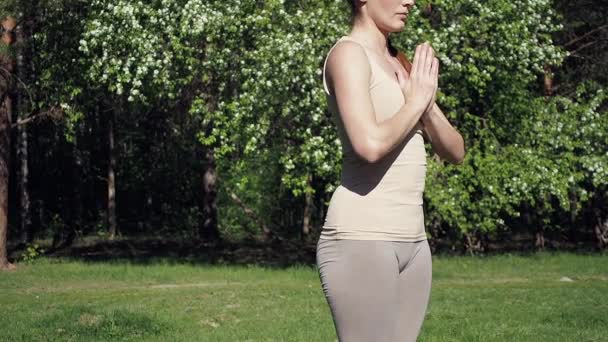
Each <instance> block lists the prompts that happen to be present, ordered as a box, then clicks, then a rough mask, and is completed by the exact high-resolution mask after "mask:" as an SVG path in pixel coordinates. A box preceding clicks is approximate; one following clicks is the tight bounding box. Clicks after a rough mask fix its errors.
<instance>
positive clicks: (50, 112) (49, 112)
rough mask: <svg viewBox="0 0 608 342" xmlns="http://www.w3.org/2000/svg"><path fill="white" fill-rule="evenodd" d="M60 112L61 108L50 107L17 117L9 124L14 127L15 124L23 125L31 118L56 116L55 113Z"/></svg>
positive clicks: (31, 119)
mask: <svg viewBox="0 0 608 342" xmlns="http://www.w3.org/2000/svg"><path fill="white" fill-rule="evenodd" d="M58 112H61V110H60V109H59V108H58V107H51V109H49V110H47V111H44V112H42V113H38V114H36V115H32V116H28V117H26V118H24V119H19V120H17V122H15V123H13V124H12V125H11V128H15V127H17V126H21V125H25V124H27V123H29V122H31V121H33V120H36V119H39V118H43V117H45V116H50V117H57V116H58V115H57V114H56V113H58Z"/></svg>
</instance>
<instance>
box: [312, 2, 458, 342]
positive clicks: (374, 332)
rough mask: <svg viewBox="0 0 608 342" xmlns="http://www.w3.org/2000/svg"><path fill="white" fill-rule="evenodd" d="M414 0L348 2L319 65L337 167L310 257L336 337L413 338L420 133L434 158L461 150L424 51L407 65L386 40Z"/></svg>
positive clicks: (426, 290) (421, 305)
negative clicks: (347, 28) (343, 22)
mask: <svg viewBox="0 0 608 342" xmlns="http://www.w3.org/2000/svg"><path fill="white" fill-rule="evenodd" d="M414 3H415V1H414V0H351V1H350V4H351V6H352V9H353V13H352V15H353V20H352V29H351V32H350V34H349V35H348V36H345V37H342V38H340V39H339V40H338V41H337V43H336V44H335V45H334V46H333V47H332V49H331V50H330V51H329V53H328V56H327V59H326V61H325V65H324V69H323V78H324V80H323V81H324V88H325V92H326V95H327V99H328V104H329V109H330V112H331V113H332V115H333V117H334V119H335V122H336V126H337V129H338V134H339V136H340V139H341V142H342V150H343V165H342V176H341V184H340V186H339V187H338V188H337V189H336V191H335V192H334V194H333V196H332V199H331V202H330V205H329V209H328V212H327V216H326V218H325V224H324V226H323V231H322V233H321V238H320V239H319V243H318V246H317V264H318V267H319V274H320V278H321V283H322V286H323V291H324V293H325V296H326V298H327V301H328V303H329V306H330V309H331V313H332V316H333V320H334V324H335V327H336V331H337V334H338V338H339V340H340V341H341V342H355V341H364V342H384V341H391V342H392V341H415V340H416V337H417V336H418V333H419V331H420V327H421V326H422V322H423V319H424V315H425V311H426V307H427V304H428V300H429V295H430V289H431V253H430V248H429V245H428V242H427V237H426V232H425V229H424V217H423V210H422V193H423V191H424V180H425V174H426V153H425V149H424V138H423V136H424V137H426V138H427V140H429V141H430V142H431V144H432V147H433V149H434V151H435V152H436V153H437V154H438V155H439V156H440V157H441V158H443V159H445V160H447V161H449V162H452V163H460V162H461V161H462V159H463V158H464V143H463V139H462V137H461V136H460V134H459V133H458V132H457V131H456V130H455V129H454V128H453V127H452V125H451V124H450V123H449V122H448V120H447V119H446V118H445V116H444V114H443V113H442V112H441V110H440V109H439V107H437V105H436V104H435V93H436V91H437V77H438V69H439V61H438V60H437V58H435V56H434V51H433V49H432V48H431V47H430V45H429V44H428V43H424V44H421V45H419V46H417V47H416V51H415V54H414V59H413V63H412V66H411V70H410V72H409V73H408V72H407V71H406V69H405V68H404V67H403V66H402V64H400V62H399V60H398V58H397V54H396V51H395V50H394V49H393V48H392V47H391V45H390V42H389V34H390V33H393V32H399V31H401V30H403V28H404V26H405V22H406V19H407V16H408V14H409V13H410V11H411V9H412V6H414Z"/></svg>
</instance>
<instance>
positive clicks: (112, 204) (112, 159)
mask: <svg viewBox="0 0 608 342" xmlns="http://www.w3.org/2000/svg"><path fill="white" fill-rule="evenodd" d="M114 119H115V116H114V111H112V113H111V114H110V119H109V120H108V212H107V220H108V234H109V239H110V240H114V238H116V182H115V177H114V171H115V169H116V151H115V148H114Z"/></svg>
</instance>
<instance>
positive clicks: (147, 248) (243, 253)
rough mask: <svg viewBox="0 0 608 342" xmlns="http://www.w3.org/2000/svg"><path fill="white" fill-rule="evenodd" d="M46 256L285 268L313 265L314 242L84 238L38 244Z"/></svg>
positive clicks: (20, 251) (16, 254) (19, 251)
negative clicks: (56, 244) (60, 245)
mask: <svg viewBox="0 0 608 342" xmlns="http://www.w3.org/2000/svg"><path fill="white" fill-rule="evenodd" d="M40 245H41V247H42V248H43V249H44V250H46V252H45V253H44V254H45V255H46V256H48V257H60V258H67V259H73V260H81V261H90V262H96V261H101V262H105V261H120V260H127V261H130V262H135V263H141V264H149V263H154V262H157V261H159V260H163V261H165V262H166V261H169V262H176V263H196V264H207V265H256V266H265V267H274V268H285V267H290V266H296V265H308V266H310V265H314V263H315V253H316V245H315V244H314V243H313V242H307V243H306V242H301V243H294V242H292V241H286V242H278V241H273V242H253V241H252V242H239V243H231V242H217V243H208V242H203V241H197V240H170V239H163V238H121V239H117V240H114V241H108V240H104V239H102V238H86V239H83V240H81V241H76V242H74V244H73V245H71V246H68V247H64V248H61V249H57V250H53V249H52V248H51V247H50V246H45V245H44V243H41V244H40ZM23 253H24V248H23V247H21V248H19V247H14V248H12V251H11V253H10V255H11V257H12V258H13V259H20V258H21V255H22V254H23Z"/></svg>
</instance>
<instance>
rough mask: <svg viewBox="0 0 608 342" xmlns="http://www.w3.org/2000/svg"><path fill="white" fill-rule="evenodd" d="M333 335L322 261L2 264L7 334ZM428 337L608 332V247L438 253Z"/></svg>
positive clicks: (545, 337)
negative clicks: (8, 267)
mask: <svg viewBox="0 0 608 342" xmlns="http://www.w3.org/2000/svg"><path fill="white" fill-rule="evenodd" d="M562 277H569V278H570V279H572V280H573V281H572V282H563V281H560V278H562ZM335 340H336V338H335V333H334V329H333V323H332V321H331V317H330V314H329V309H328V307H327V304H326V302H325V299H324V297H323V295H322V292H321V289H320V285H319V279H318V275H317V273H316V271H315V269H313V268H312V267H293V268H288V269H268V268H261V267H235V266H207V265H194V264H178V263H171V262H167V261H164V262H163V261H158V262H153V263H149V264H135V263H129V262H124V261H116V262H110V263H107V262H106V263H85V262H77V261H67V260H63V261H62V260H56V259H41V260H37V261H36V262H34V263H33V264H30V265H25V264H20V265H19V269H18V270H17V271H16V272H12V273H0V341H11V342H12V341H87V342H88V341H335ZM419 341H608V257H607V256H601V255H575V254H566V253H559V254H549V253H542V254H535V255H532V256H526V257H521V256H513V255H502V256H493V257H485V258H479V257H476V258H471V257H434V258H433V289H432V293H431V302H430V305H429V308H428V311H427V317H426V320H425V323H424V326H423V328H422V333H421V336H420V338H419Z"/></svg>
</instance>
